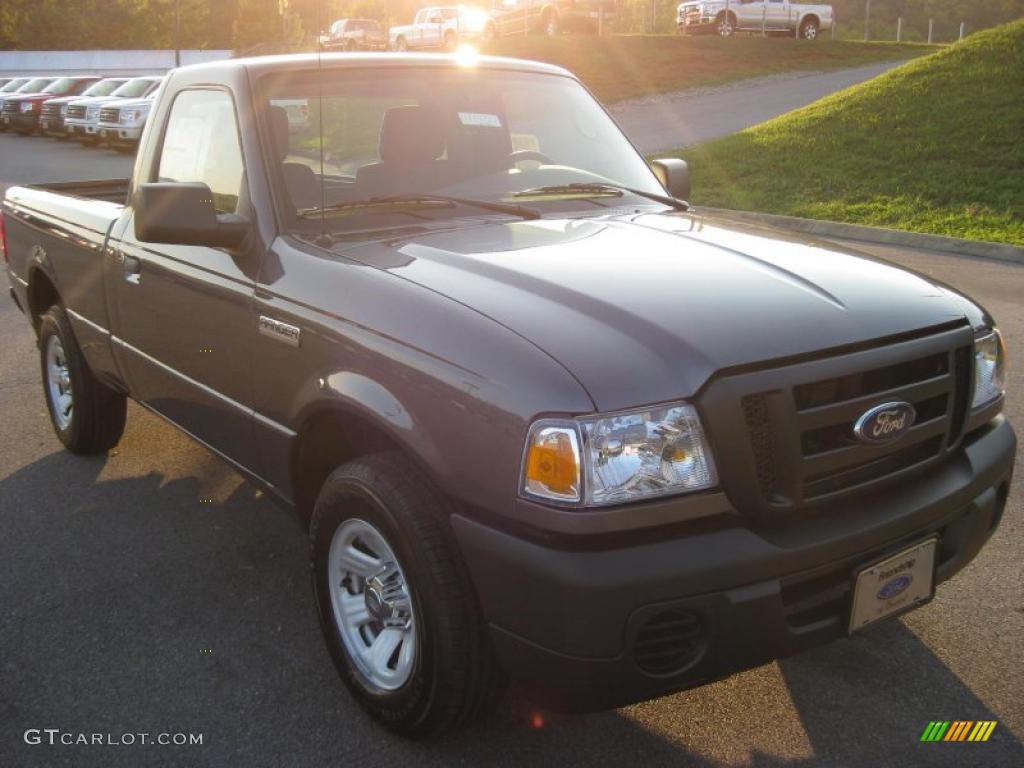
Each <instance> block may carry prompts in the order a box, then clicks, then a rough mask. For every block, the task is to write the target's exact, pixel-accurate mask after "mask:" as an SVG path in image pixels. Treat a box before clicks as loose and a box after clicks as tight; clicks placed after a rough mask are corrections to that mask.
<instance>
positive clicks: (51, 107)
mask: <svg viewBox="0 0 1024 768" xmlns="http://www.w3.org/2000/svg"><path fill="white" fill-rule="evenodd" d="M40 115H41V116H43V117H60V104H43V110H42V112H40Z"/></svg>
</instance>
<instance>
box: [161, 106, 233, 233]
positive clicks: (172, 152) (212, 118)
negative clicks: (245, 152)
mask: <svg viewBox="0 0 1024 768" xmlns="http://www.w3.org/2000/svg"><path fill="white" fill-rule="evenodd" d="M244 172H245V166H244V164H243V163H242V148H241V146H240V145H239V143H238V123H237V121H236V119H235V108H234V104H233V102H232V101H231V97H230V96H229V95H228V94H227V93H225V92H224V91H212V90H195V91H182V92H181V93H179V94H178V96H177V98H176V99H175V100H174V104H173V105H172V106H171V114H170V117H168V119H167V132H166V133H165V134H164V144H163V147H162V148H161V150H160V164H159V166H158V172H157V178H158V180H159V181H201V182H203V183H204V184H206V185H207V186H208V187H209V188H210V190H211V191H212V192H213V203H214V206H215V207H216V209H217V212H218V213H236V212H237V208H238V198H239V194H240V192H241V188H242V183H243V178H244Z"/></svg>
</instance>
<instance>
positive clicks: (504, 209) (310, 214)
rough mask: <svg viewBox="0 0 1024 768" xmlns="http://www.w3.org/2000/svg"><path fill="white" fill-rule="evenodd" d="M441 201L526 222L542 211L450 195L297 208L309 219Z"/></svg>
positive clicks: (382, 199)
mask: <svg viewBox="0 0 1024 768" xmlns="http://www.w3.org/2000/svg"><path fill="white" fill-rule="evenodd" d="M437 204H441V206H442V207H446V208H451V207H454V206H456V205H468V206H472V207H474V208H481V209H483V210H485V211H495V212H497V213H507V214H509V215H510V216H519V217H520V218H523V219H526V220H528V221H533V220H535V219H539V218H541V216H542V214H541V212H540V211H538V210H536V209H535V208H527V207H526V206H523V205H514V204H511V203H493V202H491V201H489V200H475V199H473V198H470V197H453V196H451V195H418V194H412V195H389V196H387V197H371V198H368V199H366V200H349V201H344V202H338V203H331V204H330V205H325V206H323V207H320V206H317V207H314V208H302V209H301V210H299V211H298V214H297V215H298V217H299V218H300V219H309V218H314V217H316V216H320V215H321V214H324V213H336V212H339V211H359V210H365V209H367V208H387V207H391V206H400V205H410V206H415V207H420V206H423V207H430V206H433V205H437Z"/></svg>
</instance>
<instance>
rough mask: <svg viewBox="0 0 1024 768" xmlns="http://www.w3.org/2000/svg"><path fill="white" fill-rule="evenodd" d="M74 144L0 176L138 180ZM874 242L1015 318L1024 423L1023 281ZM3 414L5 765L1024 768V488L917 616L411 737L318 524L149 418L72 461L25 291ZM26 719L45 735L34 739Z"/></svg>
mask: <svg viewBox="0 0 1024 768" xmlns="http://www.w3.org/2000/svg"><path fill="white" fill-rule="evenodd" d="M66 149H67V150H68V152H65V151H64V150H65V147H64V146H63V145H61V144H59V143H56V142H51V141H45V140H43V139H20V138H14V137H9V136H2V135H0V180H6V181H10V180H18V181H22V180H26V179H29V178H32V177H31V176H26V175H25V174H26V173H33V174H35V175H36V176H37V177H38V175H39V174H43V173H46V174H50V175H52V174H57V173H59V175H58V176H57V178H73V177H74V176H76V175H83V176H118V175H126V171H125V169H124V167H123V165H124V162H125V158H123V157H120V156H118V155H116V154H114V153H111V152H108V151H107V150H81V149H77V148H72V147H67V148H66ZM72 150H73V151H72ZM12 153H13V154H12ZM54 162H59V164H60V168H58V169H53V168H51V164H52V163H54ZM12 168H14V170H12ZM83 168H84V169H85V171H87V172H86V173H81V174H80V173H79V172H81V171H82V170H83ZM19 169H20V170H19ZM25 169H27V170H25ZM96 170H100V171H104V172H103V173H95V171H96ZM697 183H699V180H697ZM864 249H865V250H867V251H870V252H873V253H877V254H880V255H884V256H886V257H888V258H891V259H892V260H894V261H896V262H897V263H900V264H904V265H907V266H910V267H913V268H915V269H918V270H920V271H923V272H926V273H928V274H931V275H934V276H936V277H938V278H941V279H943V280H945V281H946V282H948V283H950V284H952V285H953V286H956V287H958V288H960V289H962V290H964V291H966V292H967V293H968V294H970V295H972V296H974V297H976V298H977V299H979V300H980V301H982V302H983V303H984V304H985V305H986V306H987V308H988V309H989V310H990V311H991V312H992V313H993V314H994V315H995V316H996V317H997V318H998V319H999V320H1000V322H1001V325H1002V327H1003V329H1004V331H1005V332H1006V335H1007V339H1008V342H1009V347H1010V350H1011V355H1012V357H1013V358H1015V359H1014V360H1013V363H1014V365H1013V367H1012V368H1011V374H1010V383H1009V406H1008V413H1009V415H1010V417H1011V419H1013V420H1014V421H1015V422H1016V424H1018V425H1022V424H1024V363H1022V360H1021V358H1022V355H1021V350H1022V349H1024V304H1022V302H1021V300H1020V296H1021V293H1022V290H1024V267H1021V266H1015V265H1010V264H1004V263H999V262H993V261H984V260H977V259H966V258H956V257H951V256H948V255H940V254H933V253H925V252H915V251H908V250H904V249H892V248H883V247H878V246H864ZM5 288H6V286H5ZM0 424H2V425H3V432H2V440H0V766H3V767H4V768H20V767H21V766H47V767H49V766H74V767H75V768H78V767H79V766H103V768H115V767H117V766H129V767H131V768H144V767H146V766H164V765H167V766H172V765H173V766H184V765H188V766H246V768H256V767H257V766H297V767H301V768H306V767H307V766H308V767H314V766H328V765H330V766H360V768H372V767H373V766H387V767H388V768H393V767H394V766H451V765H464V766H478V765H487V766H519V765H524V766H525V765H529V766H548V765H550V766H604V765H616V766H618V765H630V766H645V767H646V766H661V765H664V766H684V765H697V766H757V767H758V768H762V767H764V766H790V767H792V766H801V767H802V766H819V765H826V766H844V767H846V766H865V767H870V768H883V767H885V766H917V765H944V766H957V767H958V768H959V767H960V766H1015V767H1016V766H1020V765H1022V764H1024V746H1022V739H1024V704H1022V701H1021V693H1022V691H1024V642H1022V640H1021V638H1022V637H1024V597H1022V595H1024V589H1022V588H1024V566H1022V562H1024V560H1022V557H1021V554H1022V549H1021V541H1022V537H1024V504H1022V501H1024V489H1022V487H1021V486H1022V480H1021V477H1022V476H1024V473H1020V472H1018V474H1017V480H1016V481H1015V483H1014V488H1013V490H1012V493H1011V495H1010V500H1009V506H1008V509H1007V511H1006V514H1005V517H1004V519H1003V523H1002V526H1001V527H1000V529H999V530H998V532H997V533H996V534H995V536H994V537H993V539H992V540H991V541H990V543H989V544H988V546H987V547H986V548H985V549H984V551H983V552H982V553H981V554H980V556H979V557H978V558H977V559H976V560H975V561H974V563H972V564H971V565H970V566H969V567H968V568H967V569H965V570H964V571H963V572H961V573H960V574H959V575H958V576H956V577H955V578H954V579H953V580H952V581H950V582H948V583H946V584H945V585H943V586H942V587H940V589H939V591H938V595H937V597H936V599H935V600H934V601H933V602H932V603H931V604H929V605H927V606H925V607H923V608H921V609H920V610H918V611H916V612H914V613H912V614H910V615H907V616H905V617H903V618H900V619H894V620H890V621H887V622H883V623H882V624H881V625H879V626H877V627H875V628H873V629H871V630H869V631H866V632H864V633H863V634H860V635H857V636H855V637H852V638H850V639H845V640H841V641H839V642H836V643H834V644H832V645H829V646H826V647H823V648H819V649H815V650H813V651H810V652H808V653H805V654H803V655H800V656H797V657H794V658H791V659H787V660H784V661H782V662H779V663H773V664H769V665H767V666H764V667H760V668H758V669H755V670H751V671H748V672H745V673H743V674H740V675H737V676H735V677H732V678H729V679H727V680H724V681H722V682H719V683H715V684H713V685H709V686H706V687H703V688H699V689H696V690H693V691H689V692H685V693H681V694H677V695H674V696H670V697H666V698H663V699H659V700H656V701H651V702H647V703H644V704H639V705H636V706H632V707H627V708H624V709H620V710H616V711H613V712H607V713H603V714H597V715H590V716H582V717H573V716H560V715H553V714H551V713H546V712H541V711H538V710H536V709H535V708H534V707H533V706H532V705H531V703H530V702H529V701H528V700H525V699H524V698H522V696H520V695H519V694H516V693H515V692H513V693H511V694H509V695H508V696H505V697H504V698H503V699H502V700H501V701H500V703H499V706H498V708H497V710H496V712H495V713H494V714H493V715H491V716H490V717H488V718H486V719H485V720H483V721H482V722H479V723H477V724H475V725H473V726H472V727H471V728H470V729H469V730H467V731H464V732H462V733H458V734H454V735H452V736H449V737H446V738H444V739H442V740H440V741H437V742H431V743H426V744H410V743H406V742H402V741H399V740H398V739H396V738H394V737H392V736H390V735H389V734H388V733H386V732H385V731H383V730H382V729H381V728H379V727H378V726H377V725H376V724H374V723H373V722H372V721H371V720H370V719H369V718H368V717H367V716H365V715H364V714H363V713H362V711H361V710H360V709H359V708H358V707H357V706H356V705H355V704H354V703H353V702H352V700H351V699H350V698H349V696H348V694H347V692H346V690H345V689H344V687H343V686H342V684H341V683H340V681H339V680H338V679H337V676H336V674H335V672H334V669H333V667H332V665H331V662H330V660H329V658H328V655H327V652H326V650H325V648H324V646H323V643H322V640H321V638H320V633H319V628H318V626H317V622H316V618H315V612H314V606H313V599H312V595H311V591H310V588H309V578H308V566H307V549H308V547H307V542H306V538H305V536H304V534H303V532H302V531H301V530H300V529H299V528H298V526H297V525H296V524H295V523H294V522H292V520H291V519H290V518H289V517H288V516H287V515H286V514H285V513H284V512H282V511H280V510H279V509H277V508H276V507H275V506H273V505H272V504H271V503H269V502H268V501H267V500H266V499H265V498H263V497H262V496H261V495H260V494H259V493H258V492H257V491H255V490H254V489H253V488H252V487H251V486H249V485H248V484H246V483H244V482H243V481H242V480H241V479H240V478H239V477H238V475H236V474H235V473H234V472H233V471H232V470H230V469H229V468H227V467H226V466H225V465H224V464H223V463H221V462H220V461H219V460H218V459H217V458H215V457H214V456H212V455H211V454H209V453H208V452H207V451H206V450H204V449H203V448H200V447H198V446H197V445H195V444H194V443H192V442H191V441H190V440H189V439H188V438H186V437H184V436H183V435H181V434H180V433H178V432H177V431H175V430H174V429H173V428H172V427H170V426H168V425H167V424H166V423H164V422H163V421H161V420H160V419H158V418H157V417H155V416H153V415H151V414H149V413H148V412H145V411H143V410H141V409H140V408H138V407H135V406H132V407H130V409H129V416H128V425H127V429H126V432H125V435H124V439H123V440H122V441H121V443H120V445H119V446H118V447H117V448H116V449H115V450H114V451H112V452H111V453H110V454H109V455H108V456H105V457H96V458H79V457H75V456H72V455H71V454H69V453H67V452H65V451H63V450H61V447H60V444H59V443H58V441H57V439H56V438H55V437H54V436H53V433H52V431H51V428H50V425H49V421H48V419H47V415H46V411H45V405H44V402H43V396H42V389H41V386H40V374H39V358H38V354H37V352H36V350H35V347H34V344H33V336H32V333H31V330H30V329H29V326H28V324H27V323H26V322H25V320H24V318H23V317H22V316H21V315H20V314H19V312H18V310H17V309H16V308H15V307H14V305H13V303H11V302H10V301H8V300H7V299H6V297H0ZM1018 458H1020V455H1018ZM937 719H943V720H996V721H998V725H997V726H996V728H995V731H994V732H993V734H992V737H991V739H990V741H989V742H987V743H980V744H974V743H962V744H950V743H936V744H931V743H921V742H920V741H919V739H920V736H921V733H922V731H923V730H924V728H925V726H926V725H927V724H928V723H929V721H931V720H937ZM30 729H38V730H40V731H41V732H42V733H41V734H40V738H41V739H42V740H43V743H41V744H29V743H26V739H25V734H26V731H29V730H30ZM44 729H60V731H61V732H62V733H67V734H71V735H72V737H75V738H77V735H78V734H87V735H88V734H104V737H105V738H106V735H107V734H109V735H111V736H112V737H113V738H114V740H115V741H125V740H126V739H125V737H124V734H139V733H147V734H149V738H151V739H156V738H157V736H158V735H159V734H161V733H168V734H177V733H185V734H201V736H202V744H201V745H192V746H187V745H186V746H173V745H168V746H161V745H156V744H151V745H142V744H140V743H138V742H139V741H140V738H139V737H137V736H136V737H134V740H135V742H136V743H135V744H132V745H124V744H121V745H104V744H87V745H82V744H78V745H67V746H66V745H61V744H59V743H58V744H55V745H52V746H51V745H49V744H48V743H46V741H45V739H46V738H47V736H46V734H45V732H43V731H44ZM31 738H32V735H31V734H30V739H31Z"/></svg>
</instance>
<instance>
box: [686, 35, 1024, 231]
mask: <svg viewBox="0 0 1024 768" xmlns="http://www.w3.org/2000/svg"><path fill="white" fill-rule="evenodd" d="M1022 137H1024V20H1021V21H1018V22H1014V23H1012V24H1008V25H1005V26H1002V27H997V28H995V29H991V30H987V31H985V32H979V33H977V34H975V35H972V36H970V37H969V38H967V39H966V40H965V41H964V42H963V43H960V44H958V45H954V46H951V47H949V48H946V49H944V50H942V51H941V52H938V53H935V54H933V55H931V56H927V57H925V58H921V59H918V60H916V61H913V62H911V63H909V64H906V65H904V66H902V67H899V68H897V69H894V70H892V71H891V72H889V73H887V74H885V75H882V76H881V77H878V78H875V79H874V80H871V81H869V82H867V83H864V84H862V85H858V86H854V87H852V88H849V89H847V90H845V91H841V92H839V93H837V94H834V95H832V96H829V97H827V98H824V99H822V100H821V101H818V102H815V103H814V104H812V105H810V106H808V107H805V108H804V109H800V110H797V111H795V112H791V113H789V114H787V115H783V116H782V117H779V118H776V119H774V120H770V121H768V122H766V123H762V124H761V125H758V126H755V127H753V128H750V129H748V130H746V131H742V132H741V133H738V134H735V135H733V136H728V137H726V138H723V139H718V140H716V141H712V142H709V143H707V144H703V145H700V146H698V147H693V148H691V149H688V150H684V151H681V152H679V153H678V154H679V155H680V156H681V157H684V158H685V159H686V160H687V161H688V162H689V163H690V165H691V170H692V173H693V177H694V190H695V194H694V195H693V197H694V201H695V202H697V203H701V204H704V205H713V206H722V207H727V208H737V209H743V210H758V211H767V212H771V213H782V214H791V215H795V216H806V217H810V218H821V219H832V220H836V221H847V222H855V223H860V224H872V225H877V226H886V227H895V228H898V229H906V230H912V231H917V232H930V233H934V234H940V235H952V236H956V237H967V238H975V239H980V240H992V241H997V242H1005V243H1013V244H1017V245H1024V138H1022Z"/></svg>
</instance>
